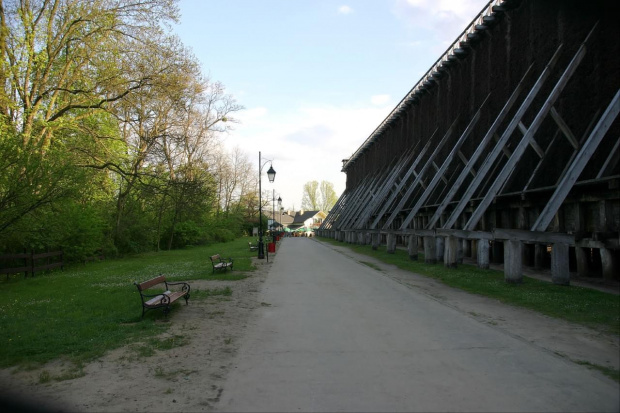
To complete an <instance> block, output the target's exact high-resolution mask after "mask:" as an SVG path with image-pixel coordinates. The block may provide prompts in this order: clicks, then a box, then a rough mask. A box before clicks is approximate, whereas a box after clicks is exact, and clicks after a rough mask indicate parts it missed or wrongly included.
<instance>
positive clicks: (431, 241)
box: [424, 237, 437, 264]
mask: <svg viewBox="0 0 620 413" xmlns="http://www.w3.org/2000/svg"><path fill="white" fill-rule="evenodd" d="M436 250H437V243H436V241H435V237H424V262H425V263H427V264H437V253H436Z"/></svg>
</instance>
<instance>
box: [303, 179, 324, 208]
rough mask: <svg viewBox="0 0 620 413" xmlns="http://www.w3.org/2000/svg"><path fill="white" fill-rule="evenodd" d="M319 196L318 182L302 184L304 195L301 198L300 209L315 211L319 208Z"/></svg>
mask: <svg viewBox="0 0 620 413" xmlns="http://www.w3.org/2000/svg"><path fill="white" fill-rule="evenodd" d="M320 197H321V194H320V193H319V183H318V181H310V182H306V183H305V184H304V193H303V196H302V198H301V207H302V209H305V210H308V211H317V210H318V209H319V208H320V206H321V200H320Z"/></svg>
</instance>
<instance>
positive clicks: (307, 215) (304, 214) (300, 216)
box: [293, 210, 325, 224]
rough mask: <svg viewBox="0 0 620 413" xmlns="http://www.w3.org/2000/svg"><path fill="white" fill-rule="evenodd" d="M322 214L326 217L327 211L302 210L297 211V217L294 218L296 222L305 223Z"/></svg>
mask: <svg viewBox="0 0 620 413" xmlns="http://www.w3.org/2000/svg"><path fill="white" fill-rule="evenodd" d="M319 214H320V215H322V216H321V218H325V213H324V212H322V211H304V210H301V211H299V212H297V213H295V218H294V219H293V223H294V224H303V223H304V222H306V221H307V220H309V219H311V218H314V217H315V216H316V215H319Z"/></svg>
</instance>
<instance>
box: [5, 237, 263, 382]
mask: <svg viewBox="0 0 620 413" xmlns="http://www.w3.org/2000/svg"><path fill="white" fill-rule="evenodd" d="M218 253H219V254H222V256H225V257H232V258H233V259H234V262H235V267H234V271H233V272H228V273H222V274H216V275H212V274H211V273H212V268H211V263H210V261H209V256H210V255H214V254H218ZM254 254H255V253H254V252H250V251H249V250H248V244H247V238H240V239H237V240H235V241H232V242H228V243H224V244H214V245H210V246H206V247H193V248H188V249H184V250H178V251H164V252H159V253H148V254H141V255H137V256H134V257H130V258H124V259H120V260H110V261H101V262H96V263H92V264H88V265H82V264H76V265H73V266H71V267H69V268H66V269H65V270H64V271H54V272H51V273H48V274H37V276H36V277H34V278H32V277H29V278H26V279H25V278H24V277H23V276H11V277H10V278H9V280H8V281H7V280H6V278H4V277H2V279H1V280H0V331H2V336H1V337H0V348H1V349H2V350H1V351H0V368H7V367H11V366H19V367H21V368H31V367H32V368H35V367H37V366H39V365H41V364H42V363H45V362H48V361H51V360H55V359H59V358H61V357H66V358H67V359H68V360H70V361H72V362H73V363H76V364H80V363H82V362H84V361H87V360H92V359H94V358H96V357H99V356H101V355H103V354H104V353H105V352H106V351H108V350H110V349H113V348H117V347H120V346H123V345H125V344H129V343H132V342H137V341H145V342H147V343H149V346H150V347H155V348H165V347H166V343H165V342H161V343H160V342H159V341H158V342H157V343H155V341H151V342H149V339H150V338H154V337H157V336H158V335H160V334H162V333H164V332H165V331H167V329H168V328H169V326H170V322H165V320H166V318H165V317H164V315H163V312H162V311H158V310H151V311H147V313H146V314H145V316H144V319H141V318H140V316H141V314H142V309H141V302H140V296H139V293H138V290H137V289H136V287H135V286H134V285H133V282H134V281H138V282H142V281H146V280H148V279H150V278H153V277H155V276H157V275H159V274H163V275H165V276H166V278H167V279H168V280H170V281H191V280H199V279H211V280H213V279H217V280H238V279H243V278H245V277H247V276H248V274H246V273H245V272H248V271H251V270H253V268H252V263H251V258H250V257H251V256H253V255H254ZM231 293H232V290H231V289H230V288H227V289H226V288H224V289H220V290H202V291H199V290H196V291H192V297H193V298H196V299H200V298H207V297H208V296H212V295H224V296H226V295H230V294H231ZM180 301H183V300H180ZM190 301H191V299H190ZM183 304H184V303H183ZM179 310H182V308H181V304H179V302H177V303H175V304H174V305H173V309H172V311H171V313H170V315H169V316H168V319H167V320H168V321H171V322H173V320H174V313H175V311H179ZM154 340H156V339H154ZM158 343H159V344H158ZM177 344H178V342H177ZM42 380H43V381H45V380H47V378H46V377H45V375H43V377H42Z"/></svg>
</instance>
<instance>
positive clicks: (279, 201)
mask: <svg viewBox="0 0 620 413" xmlns="http://www.w3.org/2000/svg"><path fill="white" fill-rule="evenodd" d="M278 209H279V210H280V221H279V222H280V231H282V198H280V197H279V196H278Z"/></svg>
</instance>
